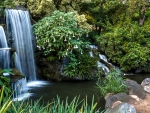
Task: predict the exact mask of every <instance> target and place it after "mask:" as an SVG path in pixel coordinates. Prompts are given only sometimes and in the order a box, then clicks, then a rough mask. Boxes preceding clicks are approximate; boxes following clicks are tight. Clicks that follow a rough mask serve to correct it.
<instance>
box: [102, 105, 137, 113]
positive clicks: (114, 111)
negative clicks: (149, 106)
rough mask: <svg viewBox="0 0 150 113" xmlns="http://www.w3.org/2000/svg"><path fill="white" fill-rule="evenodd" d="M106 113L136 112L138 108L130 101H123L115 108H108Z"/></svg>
mask: <svg viewBox="0 0 150 113" xmlns="http://www.w3.org/2000/svg"><path fill="white" fill-rule="evenodd" d="M104 113H136V109H135V108H134V107H133V106H132V105H131V104H128V103H121V104H119V105H117V106H115V107H114V108H110V109H107V110H106V111H105V112H104Z"/></svg>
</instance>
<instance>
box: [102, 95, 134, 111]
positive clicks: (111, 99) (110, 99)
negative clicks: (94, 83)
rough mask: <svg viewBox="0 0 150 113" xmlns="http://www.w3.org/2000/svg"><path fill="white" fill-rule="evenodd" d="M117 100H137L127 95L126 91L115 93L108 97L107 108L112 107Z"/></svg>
mask: <svg viewBox="0 0 150 113" xmlns="http://www.w3.org/2000/svg"><path fill="white" fill-rule="evenodd" d="M117 101H121V102H135V101H136V100H135V99H134V98H132V97H130V96H129V95H127V94H126V93H118V94H115V95H110V96H108V97H107V98H106V104H105V108H111V107H112V105H113V104H114V103H115V102H117Z"/></svg>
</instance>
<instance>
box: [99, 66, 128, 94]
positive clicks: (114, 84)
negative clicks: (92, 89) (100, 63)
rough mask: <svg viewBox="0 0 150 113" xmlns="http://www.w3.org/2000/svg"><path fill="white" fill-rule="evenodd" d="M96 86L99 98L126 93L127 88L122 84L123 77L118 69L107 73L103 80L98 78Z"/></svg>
mask: <svg viewBox="0 0 150 113" xmlns="http://www.w3.org/2000/svg"><path fill="white" fill-rule="evenodd" d="M96 85H97V87H96V88H97V89H98V90H99V92H100V94H101V96H105V95H106V94H108V93H113V94H116V93H120V92H127V91H128V90H127V86H126V85H125V84H124V77H123V75H122V73H121V72H120V70H118V69H114V70H113V71H111V72H109V73H108V75H107V76H106V77H104V78H102V77H101V76H100V77H99V79H98V81H97V82H96Z"/></svg>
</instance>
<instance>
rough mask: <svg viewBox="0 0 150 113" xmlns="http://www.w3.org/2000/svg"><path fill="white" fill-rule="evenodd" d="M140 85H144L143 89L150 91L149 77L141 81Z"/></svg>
mask: <svg viewBox="0 0 150 113" xmlns="http://www.w3.org/2000/svg"><path fill="white" fill-rule="evenodd" d="M141 85H142V86H143V87H144V90H145V91H146V92H148V93H150V78H146V79H144V80H143V81H142V83H141Z"/></svg>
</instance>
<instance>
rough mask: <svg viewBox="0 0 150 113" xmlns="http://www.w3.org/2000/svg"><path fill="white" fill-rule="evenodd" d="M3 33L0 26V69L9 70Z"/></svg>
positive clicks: (8, 55) (8, 53)
mask: <svg viewBox="0 0 150 113" xmlns="http://www.w3.org/2000/svg"><path fill="white" fill-rule="evenodd" d="M9 49H10V48H8V45H7V40H6V36H5V32H4V29H3V27H2V26H0V67H1V68H2V69H8V68H10V52H9Z"/></svg>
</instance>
